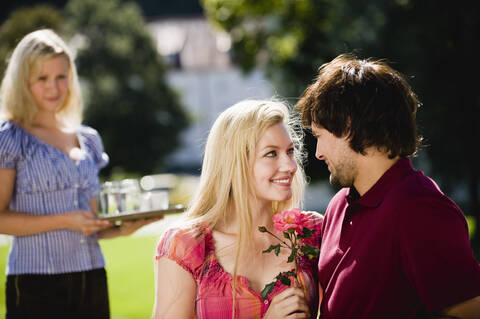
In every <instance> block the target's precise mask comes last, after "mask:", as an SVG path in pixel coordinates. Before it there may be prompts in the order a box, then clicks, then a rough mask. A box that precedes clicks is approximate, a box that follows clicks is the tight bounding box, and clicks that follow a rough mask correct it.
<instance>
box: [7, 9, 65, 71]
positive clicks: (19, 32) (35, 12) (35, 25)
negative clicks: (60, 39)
mask: <svg viewBox="0 0 480 319" xmlns="http://www.w3.org/2000/svg"><path fill="white" fill-rule="evenodd" d="M62 23H63V16H62V13H61V11H59V10H58V9H56V8H54V7H52V6H49V5H38V6H34V7H24V8H21V9H18V10H16V11H14V12H13V13H12V14H11V15H10V16H9V17H8V19H7V20H6V21H5V22H4V23H3V24H2V25H1V27H0V61H2V63H0V76H1V77H3V73H4V72H5V69H6V67H7V63H6V62H7V60H8V58H9V57H10V55H11V54H12V51H13V49H14V48H15V46H16V45H17V43H18V42H19V41H20V40H21V39H22V38H23V37H24V36H25V35H26V34H28V33H30V32H32V31H35V30H37V29H40V28H49V29H53V30H56V31H57V32H59V31H60V27H61V25H62Z"/></svg>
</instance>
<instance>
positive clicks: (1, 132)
mask: <svg viewBox="0 0 480 319" xmlns="http://www.w3.org/2000/svg"><path fill="white" fill-rule="evenodd" d="M19 129H20V128H19V127H18V125H17V124H15V123H14V122H12V121H0V138H1V139H12V138H15V137H18V135H19Z"/></svg>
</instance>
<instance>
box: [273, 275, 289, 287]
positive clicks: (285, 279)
mask: <svg viewBox="0 0 480 319" xmlns="http://www.w3.org/2000/svg"><path fill="white" fill-rule="evenodd" d="M277 279H278V280H280V282H281V283H282V284H284V285H285V286H290V285H291V283H292V281H291V280H290V278H288V277H287V276H285V275H284V274H283V273H280V274H279V275H278V276H277Z"/></svg>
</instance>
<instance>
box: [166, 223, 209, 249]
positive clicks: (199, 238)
mask: <svg viewBox="0 0 480 319" xmlns="http://www.w3.org/2000/svg"><path fill="white" fill-rule="evenodd" d="M208 234H211V233H210V232H209V230H208V229H207V228H206V227H200V226H190V227H177V226H176V227H170V228H168V229H167V230H166V231H165V233H164V234H163V236H162V237H161V239H160V242H159V245H160V244H162V242H163V243H164V244H168V245H169V246H171V245H172V244H174V245H182V246H186V247H194V246H197V245H201V244H202V243H204V242H205V240H206V239H207V238H206V237H207V235H208Z"/></svg>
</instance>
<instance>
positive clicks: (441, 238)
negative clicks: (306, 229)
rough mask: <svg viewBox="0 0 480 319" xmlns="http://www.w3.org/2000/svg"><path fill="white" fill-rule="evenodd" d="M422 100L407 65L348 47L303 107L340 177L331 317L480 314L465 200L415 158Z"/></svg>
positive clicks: (323, 272) (333, 223) (324, 271)
mask: <svg viewBox="0 0 480 319" xmlns="http://www.w3.org/2000/svg"><path fill="white" fill-rule="evenodd" d="M417 105H418V100H417V98H416V96H415V94H414V93H413V92H412V90H411V88H410V87H409V85H408V84H407V82H406V81H405V79H404V78H403V77H402V75H400V74H399V73H398V72H397V71H395V70H393V69H392V68H390V67H389V66H387V65H386V64H384V63H382V62H378V61H369V60H358V59H356V58H354V57H352V56H350V55H340V56H338V57H337V58H335V59H334V60H333V61H331V62H330V63H327V64H324V65H323V66H322V67H321V68H320V71H319V75H318V78H317V80H316V81H315V83H313V84H312V85H310V86H309V87H308V88H307V89H306V90H305V92H304V94H303V96H302V97H301V99H300V101H299V102H298V104H297V108H298V109H299V110H300V112H301V114H302V119H303V122H304V124H305V125H306V126H307V127H310V128H311V130H312V132H313V134H314V135H315V137H316V138H317V150H316V154H315V155H316V157H317V158H318V159H319V160H322V161H325V163H326V164H327V165H328V170H329V171H330V183H331V184H333V185H335V186H338V187H343V188H342V189H341V190H340V191H339V192H338V193H337V194H336V195H335V197H334V198H333V199H332V200H331V202H330V204H329V206H328V208H327V211H326V214H325V220H324V224H323V237H322V238H323V239H322V247H321V253H320V261H319V265H318V269H319V281H320V284H321V286H322V287H323V289H324V296H323V301H322V305H321V317H322V318H325V319H329V318H402V319H406V318H429V317H430V318H437V317H438V318H480V266H479V264H478V263H477V262H476V261H475V258H474V256H473V253H472V249H471V248H470V243H469V238H468V229H467V223H466V221H465V218H464V216H463V214H462V212H461V211H460V209H459V208H458V207H457V206H456V205H455V203H453V202H452V201H451V200H450V199H449V198H448V197H446V196H445V195H444V194H443V193H442V192H441V191H440V189H439V188H438V186H437V185H436V184H435V182H434V181H432V180H431V179H430V178H428V177H426V176H425V175H424V174H423V173H422V172H419V171H416V170H414V169H413V168H412V166H411V162H410V159H409V156H412V155H414V154H415V152H416V150H417V147H418V145H419V143H420V140H421V138H420V137H419V136H418V135H417V129H416V124H415V115H416V111H417Z"/></svg>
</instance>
